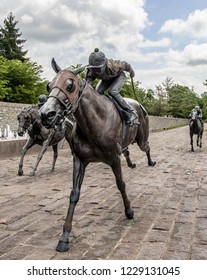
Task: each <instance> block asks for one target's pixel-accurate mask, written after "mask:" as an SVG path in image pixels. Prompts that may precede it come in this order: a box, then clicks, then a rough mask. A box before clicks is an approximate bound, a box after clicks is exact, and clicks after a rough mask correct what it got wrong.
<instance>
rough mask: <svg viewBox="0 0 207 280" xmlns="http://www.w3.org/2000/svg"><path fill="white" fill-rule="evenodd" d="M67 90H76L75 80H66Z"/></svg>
mask: <svg viewBox="0 0 207 280" xmlns="http://www.w3.org/2000/svg"><path fill="white" fill-rule="evenodd" d="M66 90H67V91H69V92H70V93H72V92H74V91H75V83H74V81H73V80H71V79H68V80H67V81H66Z"/></svg>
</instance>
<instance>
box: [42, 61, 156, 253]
mask: <svg viewBox="0 0 207 280" xmlns="http://www.w3.org/2000/svg"><path fill="white" fill-rule="evenodd" d="M52 67H53V69H54V70H55V71H56V73H57V75H56V76H55V78H54V79H53V80H52V82H51V83H50V84H49V85H48V89H49V92H50V94H49V98H48V100H47V102H46V103H45V104H44V105H43V107H42V110H41V117H42V121H43V124H44V125H45V126H46V127H51V126H52V125H54V120H55V118H56V116H57V114H60V112H61V111H62V110H64V107H65V106H66V105H64V104H67V102H68V101H69V102H70V103H71V104H72V112H73V115H74V118H75V121H76V122H75V126H74V129H73V131H72V139H71V149H72V153H73V187H72V191H71V194H70V201H69V208H68V212H67V217H66V220H65V223H64V226H63V233H62V236H61V238H60V240H59V242H58V245H57V247H56V250H57V251H61V252H63V251H67V250H68V249H69V235H70V232H71V230H72V219H73V214H74V210H75V206H76V204H77V202H78V200H79V197H80V189H81V185H82V182H83V179H84V174H85V168H86V167H87V165H88V164H89V163H90V162H103V163H105V164H107V165H109V166H110V167H111V169H112V171H113V173H114V175H115V178H116V184H117V187H118V189H119V191H120V193H121V195H122V199H123V203H124V207H125V215H126V217H127V218H128V219H133V216H134V211H133V209H132V207H131V205H130V201H129V199H128V196H127V193H126V188H125V182H124V180H123V175H122V169H121V159H120V157H121V154H122V152H123V151H124V150H125V149H126V148H127V147H128V146H129V144H131V143H135V142H136V143H137V144H138V146H139V147H140V149H141V150H142V151H144V152H145V153H146V155H147V158H148V165H149V166H154V165H155V162H154V161H152V159H151V156H150V147H149V143H148V136H149V124H148V115H147V114H146V112H145V111H144V110H143V108H142V107H141V106H140V104H139V103H138V102H136V101H135V100H132V99H128V98H127V102H129V103H130V105H131V106H132V107H133V108H134V110H135V111H136V112H137V114H138V116H139V121H140V124H139V125H134V126H125V125H123V123H122V120H121V117H120V114H119V112H118V111H117V109H116V108H115V106H114V104H113V102H111V101H110V100H109V99H108V98H107V97H106V96H104V95H100V94H98V93H97V92H96V91H95V90H94V89H93V88H92V87H91V86H89V85H88V84H87V83H86V81H85V80H84V79H81V78H80V77H79V76H77V75H78V74H79V73H80V72H81V71H83V69H81V68H80V69H76V70H73V71H72V70H70V69H64V70H61V68H60V67H59V66H58V65H57V64H56V62H55V60H54V59H53V60H52Z"/></svg>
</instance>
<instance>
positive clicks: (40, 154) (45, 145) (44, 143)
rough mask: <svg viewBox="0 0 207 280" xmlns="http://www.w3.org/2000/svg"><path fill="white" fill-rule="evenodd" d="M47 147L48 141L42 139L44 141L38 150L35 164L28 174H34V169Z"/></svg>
mask: <svg viewBox="0 0 207 280" xmlns="http://www.w3.org/2000/svg"><path fill="white" fill-rule="evenodd" d="M47 148H48V141H44V142H43V145H42V149H41V150H40V152H39V154H38V156H37V161H36V164H35V166H34V167H33V170H32V171H31V172H30V174H29V175H30V176H34V175H35V172H36V170H37V167H38V165H39V163H40V161H41V159H42V157H43V155H44V153H45V152H46V150H47Z"/></svg>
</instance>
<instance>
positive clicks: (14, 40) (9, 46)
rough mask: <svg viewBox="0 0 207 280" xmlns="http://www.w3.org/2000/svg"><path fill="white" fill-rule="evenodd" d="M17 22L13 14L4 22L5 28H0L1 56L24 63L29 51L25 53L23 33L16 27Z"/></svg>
mask: <svg viewBox="0 0 207 280" xmlns="http://www.w3.org/2000/svg"><path fill="white" fill-rule="evenodd" d="M17 23H18V22H17V21H15V18H14V16H13V14H12V13H10V14H9V15H8V17H7V18H6V19H5V20H4V27H0V55H1V56H3V57H5V58H7V59H10V60H11V59H18V60H21V61H24V60H25V59H26V58H25V55H26V53H27V51H23V50H22V49H23V43H25V42H26V40H23V39H20V37H21V35H22V33H19V28H17V27H16V25H17Z"/></svg>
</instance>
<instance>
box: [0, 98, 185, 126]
mask: <svg viewBox="0 0 207 280" xmlns="http://www.w3.org/2000/svg"><path fill="white" fill-rule="evenodd" d="M27 106H29V105H26V104H17V103H9V102H0V128H2V129H5V128H7V125H9V126H10V128H11V130H12V131H15V130H16V129H17V126H18V121H17V115H18V113H19V112H20V111H21V109H22V108H23V107H27ZM149 123H150V131H157V130H163V129H168V128H172V127H177V126H182V125H186V124H187V123H188V120H187V119H179V118H171V117H155V116H150V117H149Z"/></svg>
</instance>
